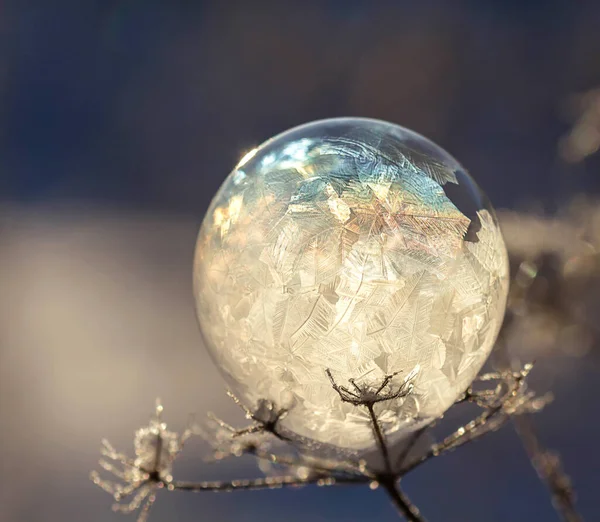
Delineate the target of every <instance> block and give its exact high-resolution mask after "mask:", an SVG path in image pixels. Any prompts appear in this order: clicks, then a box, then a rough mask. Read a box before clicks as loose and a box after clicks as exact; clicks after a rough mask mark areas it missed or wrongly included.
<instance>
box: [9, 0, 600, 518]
mask: <svg viewBox="0 0 600 522" xmlns="http://www.w3.org/2000/svg"><path fill="white" fill-rule="evenodd" d="M599 27H600V3H599V2H597V1H596V0H580V1H578V2H560V1H546V2H541V1H525V0H521V1H517V0H505V1H497V2H492V1H483V0H478V1H474V0H460V1H455V2H446V1H444V0H437V1H433V0H427V1H420V2H416V1H415V2H409V1H394V2H392V1H378V2H367V1H358V0H346V1H320V2H315V1H310V0H303V1H299V0H297V1H296V0H293V1H292V0H289V1H286V2H281V1H280V2H276V1H273V2H265V1H254V2H251V1H240V2H217V1H215V2H208V1H206V2H200V1H198V2H186V1H172V2H166V1H162V2H161V1H158V0H120V1H115V0H104V1H98V2H93V1H82V0H73V1H69V0H54V1H51V2H50V1H45V2H44V1H37V2H36V1H31V0H0V289H1V294H0V408H1V410H0V412H1V415H2V416H1V418H2V421H3V422H2V424H3V427H2V432H3V433H2V436H1V437H0V439H1V440H2V444H0V461H1V462H2V473H1V474H0V521H3V522H4V521H6V522H17V521H28V522H38V521H40V522H41V521H42V520H43V521H50V522H52V521H57V522H58V521H61V522H62V521H71V520H73V521H75V520H86V521H89V522H93V521H101V520H102V521H108V520H127V519H124V518H123V516H122V515H118V514H113V513H111V512H110V509H109V505H110V499H109V498H108V496H106V495H104V494H103V493H102V492H101V491H100V490H97V489H96V488H95V487H94V486H93V484H92V483H91V482H90V481H88V479H87V475H88V472H89V470H90V469H92V468H93V467H94V466H95V461H96V460H97V456H98V452H97V448H98V443H99V441H100V438H101V437H103V436H106V437H108V438H109V439H110V440H111V441H113V442H114V443H115V444H116V445H118V446H121V447H128V444H130V443H131V442H130V441H131V433H132V432H133V430H134V429H136V428H137V427H138V426H139V425H141V424H143V423H144V422H145V421H146V419H147V417H148V414H150V413H151V411H152V406H153V401H154V397H155V396H156V395H160V396H161V397H162V398H163V401H164V403H165V407H166V420H167V421H168V422H169V421H172V422H173V424H174V426H176V427H178V428H179V429H181V428H182V427H183V426H184V425H185V422H186V419H187V413H188V412H198V413H199V414H202V413H203V412H204V411H205V410H207V409H213V410H215V411H217V412H218V413H221V414H223V415H225V416H227V415H231V414H232V412H233V407H232V406H231V405H230V404H228V403H227V400H226V398H225V397H224V394H223V393H222V388H223V382H222V381H221V379H220V377H219V376H218V375H216V373H215V371H214V368H213V366H212V364H211V363H210V361H209V360H208V357H207V356H206V355H205V354H204V352H203V349H202V346H201V340H200V336H199V333H198V331H197V327H196V324H195V318H194V309H193V299H192V295H191V265H192V263H191V259H192V254H193V248H194V241H195V235H196V232H197V229H198V227H199V223H200V221H201V219H202V216H203V213H204V211H205V209H206V207H207V205H208V203H209V201H210V198H211V196H212V194H213V193H214V192H215V191H216V189H217V188H218V186H219V185H220V184H221V182H222V180H223V179H224V177H225V176H226V175H227V173H228V172H229V171H230V169H231V168H232V166H233V165H234V164H235V163H236V162H237V160H238V159H239V158H240V157H241V156H242V155H243V153H244V152H245V151H247V150H248V149H250V148H252V147H253V146H255V145H257V144H259V143H260V142H262V141H264V140H265V139H266V138H268V137H270V136H272V135H274V134H276V133H279V132H281V131H283V130H285V129H287V128H289V127H292V126H295V125H298V124H300V123H304V122H307V121H310V120H314V119H319V118H326V117H333V116H346V115H355V116H368V117H374V118H381V119H385V120H389V121H392V122H395V123H399V124H401V125H403V126H406V127H409V128H411V129H414V130H416V131H418V132H420V133H422V134H424V135H426V136H428V137H429V138H431V139H432V140H434V141H435V142H437V143H438V144H440V145H441V146H443V147H444V148H446V149H447V150H449V151H450V152H451V153H452V154H453V155H454V156H456V157H457V158H458V159H459V160H460V161H461V163H463V164H464V165H465V166H466V167H467V168H468V169H469V170H470V172H471V173H472V175H473V176H474V177H475V179H476V180H477V181H478V182H479V184H480V185H481V186H482V187H483V188H484V190H485V191H486V192H487V194H488V196H489V197H490V199H491V200H492V201H493V202H494V204H495V205H496V207H503V208H520V207H523V206H528V205H529V206H530V205H537V206H538V207H541V208H544V209H546V210H548V211H552V210H554V209H556V208H558V207H560V206H561V205H563V204H564V203H566V202H567V201H569V200H570V198H571V197H572V196H575V195H577V194H581V193H585V194H587V195H592V196H594V195H597V194H598V192H600V181H599V175H600V165H599V161H598V158H597V157H595V158H590V160H588V161H586V162H584V163H576V164H574V163H569V162H567V161H564V158H561V155H560V154H559V143H560V140H561V137H562V136H564V135H565V134H566V133H568V131H569V129H570V128H571V126H572V125H573V121H574V119H575V117H576V114H575V113H574V110H573V106H572V99H573V98H572V97H573V95H576V94H578V93H581V92H584V91H587V90H590V89H592V88H595V87H597V86H599V85H600V31H599V30H598V28H599ZM597 354H598V350H595V351H592V352H591V353H590V354H588V356H587V357H585V358H572V357H563V356H561V355H557V354H553V353H549V354H547V356H546V357H542V358H540V359H539V363H538V370H537V375H538V376H537V377H535V379H534V380H535V382H536V384H537V385H538V387H539V388H541V390H542V391H544V390H545V389H546V388H551V389H553V391H554V392H555V394H556V396H557V399H556V402H555V404H554V405H553V406H551V407H550V408H549V409H548V410H547V411H545V412H543V413H542V414H541V415H539V417H538V418H537V422H538V425H539V427H540V430H541V433H542V436H543V439H544V442H546V443H547V444H548V445H550V446H551V447H553V448H555V449H557V450H559V451H560V452H561V453H562V454H563V457H564V463H565V467H566V469H567V471H568V472H569V473H570V474H571V475H572V478H573V480H574V484H575V486H576V488H577V490H578V494H579V506H580V508H581V511H582V512H583V513H584V514H585V515H586V516H587V520H590V521H591V520H598V519H600V510H599V509H598V507H597V501H596V498H595V495H597V487H598V483H599V482H598V476H599V473H600V459H599V458H598V456H597V454H596V449H595V448H596V447H597V440H598V437H600V421H599V420H598V416H597V411H598V405H597V401H596V400H595V385H596V383H597V381H598V376H599V373H598V371H599V364H598V362H599V361H598V356H597ZM204 451H206V448H204V447H203V446H202V445H201V444H199V443H198V444H192V445H190V448H189V449H188V450H187V453H186V455H187V457H184V458H183V460H182V462H181V463H178V467H177V468H176V471H178V470H179V471H178V472H180V473H181V474H182V475H184V476H186V477H187V478H193V477H198V478H209V477H216V478H225V477H230V478H233V477H234V476H238V475H240V474H244V475H245V476H251V473H252V469H251V468H250V467H249V465H246V464H245V463H243V462H242V463H239V462H235V463H231V464H227V465H219V466H218V467H214V466H212V467H211V466H208V465H205V464H203V463H202V461H201V459H200V457H199V455H200V454H201V453H202V452H204ZM405 487H406V490H407V491H408V493H409V494H410V495H411V496H412V497H413V498H414V500H415V501H416V503H417V504H419V505H420V507H421V508H422V510H423V511H424V513H425V515H426V516H427V517H428V518H429V519H430V520H431V521H433V522H435V521H444V522H451V521H457V522H458V521H461V522H464V521H486V522H501V521H515V522H518V521H529V522H532V521H540V522H541V521H543V522H546V521H551V520H555V518H553V517H554V514H553V511H552V508H551V506H550V503H549V500H548V498H547V496H546V493H545V491H544V488H543V486H542V485H541V484H540V483H539V482H538V480H537V478H536V475H535V472H534V471H533V470H532V468H531V466H530V464H529V462H528V461H527V459H526V457H525V455H524V451H523V450H522V448H521V446H520V445H519V442H518V439H517V438H516V435H515V434H514V433H513V431H512V430H511V429H510V427H509V428H506V429H505V430H503V431H502V432H500V433H497V434H495V435H491V436H490V437H489V438H488V439H485V440H483V441H481V442H480V443H478V444H474V445H472V446H469V447H466V448H464V449H463V450H461V451H459V452H456V453H453V454H452V455H450V456H448V457H444V458H441V459H438V460H436V461H434V462H432V463H431V464H430V465H428V466H427V467H424V468H423V469H420V470H418V471H416V472H415V473H414V475H411V476H410V477H409V478H407V479H406V481H405ZM160 497H161V498H159V501H158V502H157V505H156V507H155V508H154V511H153V512H152V514H151V516H150V520H151V521H155V522H159V521H161V520H173V519H176V520H181V521H188V520H189V521H192V520H194V521H197V520H200V519H202V520H217V521H238V520H239V521H254V520H261V521H265V520H289V521H296V520H298V521H299V520H306V519H308V520H315V521H318V520H327V521H331V522H334V521H342V520H343V521H356V522H358V521H367V520H369V521H370V520H382V521H384V520H389V521H392V520H395V515H394V512H393V510H392V508H391V507H390V506H389V505H388V503H387V500H386V499H385V497H384V493H383V492H371V491H369V490H368V489H367V490H362V489H360V488H359V489H352V490H349V489H343V488H340V489H336V488H334V489H323V488H321V489H318V488H305V489H303V490H300V491H278V492H256V493H239V494H235V495H234V496H232V495H201V496H195V495H186V494H183V493H182V494H173V495H167V494H163V495H160Z"/></svg>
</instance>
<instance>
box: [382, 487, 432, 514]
mask: <svg viewBox="0 0 600 522" xmlns="http://www.w3.org/2000/svg"><path fill="white" fill-rule="evenodd" d="M381 486H382V487H383V488H384V489H385V490H386V492H387V494H388V495H389V497H390V499H391V501H392V503H393V504H394V506H395V507H396V509H397V510H398V513H400V514H401V515H402V516H403V517H404V518H405V519H406V520H407V521H408V522H426V520H425V519H424V518H423V516H422V515H421V512H420V511H419V509H418V508H417V506H415V505H414V504H413V503H412V502H411V501H410V499H409V498H408V497H407V496H406V494H405V493H404V492H403V491H402V490H401V489H400V487H399V486H398V482H397V481H395V480H389V481H383V482H382V483H381Z"/></svg>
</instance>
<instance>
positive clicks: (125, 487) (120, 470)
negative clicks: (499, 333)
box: [90, 400, 191, 522]
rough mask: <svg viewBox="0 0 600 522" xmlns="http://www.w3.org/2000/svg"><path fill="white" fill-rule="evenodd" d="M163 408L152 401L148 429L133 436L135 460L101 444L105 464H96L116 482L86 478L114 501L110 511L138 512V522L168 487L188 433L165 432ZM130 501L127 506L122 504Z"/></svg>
mask: <svg viewBox="0 0 600 522" xmlns="http://www.w3.org/2000/svg"><path fill="white" fill-rule="evenodd" d="M162 411H163V407H162V405H161V404H160V401H159V400H157V401H156V410H155V414H154V416H153V417H152V419H151V420H150V423H149V425H148V426H145V427H143V428H140V429H139V430H137V431H136V432H135V438H134V449H135V458H134V459H130V458H129V457H127V456H126V455H124V454H122V453H119V452H118V451H116V450H115V449H114V448H113V446H112V445H111V444H110V442H108V441H107V440H103V441H102V450H101V452H102V455H103V456H104V457H106V458H107V459H108V460H104V459H102V460H100V466H101V467H102V468H103V469H104V470H106V471H108V472H109V473H112V474H113V475H114V476H115V477H116V478H117V479H118V480H116V481H115V480H106V479H103V478H101V476H100V474H99V473H98V472H96V471H93V472H92V473H91V474H90V476H91V479H92V480H93V482H94V483H95V484H97V485H98V486H100V487H101V488H102V489H104V490H105V491H106V492H108V493H110V494H111V495H112V496H113V498H114V499H115V504H114V505H113V509H114V510H115V511H121V512H123V513H131V512H133V511H137V510H138V509H139V510H140V513H139V516H138V522H144V521H145V520H146V518H147V516H148V512H149V510H150V508H151V507H152V504H153V503H154V501H155V499H156V495H155V493H156V490H157V489H160V488H163V487H165V486H167V487H169V486H170V484H171V482H172V480H173V477H172V475H171V470H172V467H173V461H174V460H175V459H176V458H177V456H178V455H179V453H180V452H181V450H182V449H183V444H184V442H185V440H186V439H187V438H188V437H189V436H190V435H191V431H190V430H186V431H184V432H183V434H182V435H181V436H179V435H177V433H174V432H172V431H168V430H167V425H166V424H165V423H163V422H162ZM127 498H131V500H130V501H129V502H128V503H122V501H124V500H125V499H127Z"/></svg>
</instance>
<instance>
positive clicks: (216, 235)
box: [194, 119, 508, 450]
mask: <svg viewBox="0 0 600 522" xmlns="http://www.w3.org/2000/svg"><path fill="white" fill-rule="evenodd" d="M194 284H195V295H196V300H197V310H198V318H199V321H200V324H201V327H202V332H203V336H204V339H205V341H206V345H207V348H208V350H209V351H210V353H211V354H212V356H213V357H214V359H215V360H216V362H217V364H218V366H219V367H220V368H221V369H222V370H223V372H224V373H225V375H226V377H227V378H228V380H229V381H230V384H231V385H232V386H233V387H234V388H235V390H236V392H237V394H238V395H239V396H240V398H241V399H242V400H243V401H244V402H246V403H247V404H248V405H249V406H252V407H255V406H256V405H257V404H258V403H259V401H260V400H261V399H262V400H267V401H270V402H272V403H273V404H275V405H277V406H279V407H282V408H285V409H286V410H288V413H287V415H286V416H285V418H282V419H281V421H280V425H281V428H282V429H283V430H285V431H286V432H287V433H289V434H291V435H292V436H294V435H296V436H299V437H302V438H304V439H310V440H312V441H317V442H320V443H323V444H326V445H332V446H335V447H339V448H345V449H350V450H366V449H370V448H372V447H373V444H374V442H373V434H372V430H371V426H370V424H369V419H368V417H367V416H365V415H360V414H359V413H360V412H358V413H357V411H356V409H355V408H354V407H353V406H352V404H349V403H347V402H344V401H340V400H339V396H338V394H337V393H336V391H335V390H334V389H333V388H332V386H331V383H330V381H329V378H328V375H327V374H326V370H330V372H331V373H332V374H333V375H334V376H335V378H336V380H337V381H338V382H340V383H344V382H348V381H349V380H350V379H352V380H353V381H354V382H356V383H357V384H356V385H357V386H358V387H359V388H360V389H366V388H365V387H373V386H375V385H376V383H381V382H382V381H384V379H385V378H386V376H393V377H391V379H390V382H389V386H390V389H401V388H402V387H403V386H406V382H407V381H406V379H407V377H408V376H410V377H411V379H410V388H406V390H407V393H401V394H398V395H397V396H394V397H393V398H390V399H389V400H387V401H382V402H380V403H378V404H377V405H376V409H377V413H378V416H379V417H380V418H381V419H388V421H386V422H382V426H383V429H384V431H385V433H386V435H387V436H388V437H389V436H391V439H390V440H391V441H392V442H393V441H394V440H397V439H399V438H402V437H403V436H406V435H407V434H408V433H410V432H411V431H413V430H414V429H417V428H418V426H421V425H423V424H424V423H426V422H428V421H429V420H430V419H433V418H437V417H438V416H440V415H441V414H442V413H443V412H444V411H445V410H446V409H447V408H448V407H449V406H450V405H451V404H453V403H454V401H455V400H456V399H457V397H458V396H459V395H460V394H461V393H463V392H464V391H465V389H466V388H467V387H468V386H469V384H470V383H471V381H472V380H473V378H474V377H475V375H476V374H477V372H478V371H479V369H480V368H481V366H482V365H483V363H484V361H485V359H486V358H487V356H488V355H489V352H490V350H491V348H492V345H493V343H494V341H495V338H496V335H497V333H498V330H499V328H500V323H501V321H502V317H503V313H504V305H505V300H506V292H507V287H508V267H507V257H506V251H505V247H504V243H503V240H502V236H501V234H500V231H499V228H498V225H497V222H496V219H495V216H494V213H493V210H492V209H491V207H490V206H489V204H488V203H487V200H486V198H485V196H483V194H482V193H481V191H480V190H479V188H478V187H477V185H476V184H475V183H474V182H473V180H472V179H471V178H470V177H469V176H468V175H467V174H466V173H465V172H464V170H463V169H462V167H461V166H460V165H459V164H458V163H457V162H456V160H454V159H453V158H452V157H451V156H449V155H448V154H447V153H446V152H444V151H443V150H442V149H440V148H439V147H437V146H436V145H434V144H433V143H431V142H430V141H428V140H427V139H425V138H423V137H422V136H419V135H417V134H415V133H413V132H411V131H408V130H406V129H403V128H401V127H398V126H395V125H392V124H389V123H385V122H381V121H375V120H367V119H335V120H324V121H321V122H316V123H311V124H308V125H305V126H302V127H299V128H297V129H293V130H291V131H288V132H286V133H284V134H282V135H280V136H277V137H275V138H273V139H272V140H269V141H267V142H266V143H265V144H263V145H262V146H261V147H259V148H258V149H255V150H254V151H251V153H249V154H247V155H246V156H245V157H244V158H243V160H242V161H241V162H240V164H239V165H238V166H237V167H236V169H235V170H234V171H233V172H232V173H231V174H230V176H229V177H228V178H227V179H226V181H225V182H224V184H223V186H222V187H221V189H220V190H219V192H218V193H217V195H216V196H215V198H214V200H213V202H212V204H211V206H210V208H209V210H208V213H207V215H206V217H205V219H204V222H203V225H202V229H201V231H200V235H199V238H198V243H197V249H196V259H195V268H194Z"/></svg>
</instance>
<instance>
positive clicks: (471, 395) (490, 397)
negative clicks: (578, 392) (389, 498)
mask: <svg viewBox="0 0 600 522" xmlns="http://www.w3.org/2000/svg"><path fill="white" fill-rule="evenodd" d="M532 368H533V365H532V364H526V365H525V366H524V367H523V369H522V370H520V371H516V372H511V371H506V372H498V373H489V374H484V375H482V376H480V377H479V378H478V381H480V382H490V381H497V385H496V386H495V388H494V389H493V390H484V391H483V392H475V391H473V389H472V388H469V389H468V390H467V391H466V392H465V397H464V399H463V401H462V402H464V401H471V402H474V403H475V404H477V405H478V406H480V407H482V408H484V411H483V412H482V413H481V415H479V416H478V417H476V418H475V419H473V420H472V421H470V422H468V423H467V424H465V425H464V426H461V427H460V428H458V429H457V430H456V431H454V432H453V433H452V434H450V435H449V436H447V437H446V438H445V439H443V440H442V441H441V442H439V443H435V444H433V445H432V446H431V447H430V448H429V450H428V451H427V452H426V453H425V454H424V455H422V456H420V457H418V458H416V459H415V460H413V461H412V462H411V463H409V464H408V465H407V466H406V467H405V468H404V469H403V470H402V474H406V473H408V472H409V471H412V470H413V469H415V468H416V467H417V466H420V465H421V464H423V463H424V462H425V461H427V460H429V459H431V458H434V457H437V456H439V455H441V454H443V453H446V452H448V451H451V450H454V449H456V448H458V447H460V446H462V445H463V444H466V443H467V442H471V441H473V440H476V439H478V438H480V437H482V436H484V435H486V434H488V433H491V432H493V431H496V430H497V429H498V428H500V427H501V426H502V425H503V424H504V423H505V422H506V421H507V420H508V419H510V418H511V417H512V416H515V415H521V414H523V413H531V412H536V411H539V410H541V409H542V408H543V407H544V406H545V405H546V404H547V403H548V402H549V401H550V400H551V397H550V396H543V397H536V396H535V395H534V394H533V393H532V392H529V391H527V389H526V382H525V378H526V377H527V375H528V374H529V372H530V371H531V369H532ZM489 392H491V393H489ZM459 402H461V401H459Z"/></svg>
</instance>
